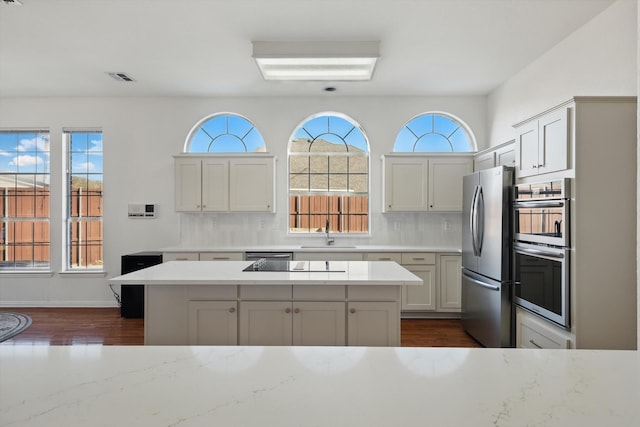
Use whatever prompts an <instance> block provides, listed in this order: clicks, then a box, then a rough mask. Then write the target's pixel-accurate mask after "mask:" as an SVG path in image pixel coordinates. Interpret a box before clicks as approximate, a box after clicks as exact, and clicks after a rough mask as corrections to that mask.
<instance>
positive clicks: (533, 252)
mask: <svg viewBox="0 0 640 427" xmlns="http://www.w3.org/2000/svg"><path fill="white" fill-rule="evenodd" d="M514 249H515V251H516V252H522V253H525V254H531V255H541V256H546V257H549V258H558V259H562V258H564V254H562V253H555V252H549V251H545V250H540V249H529V248H521V247H515V248H514Z"/></svg>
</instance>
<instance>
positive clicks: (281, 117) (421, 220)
mask: <svg viewBox="0 0 640 427" xmlns="http://www.w3.org/2000/svg"><path fill="white" fill-rule="evenodd" d="M328 110H332V111H339V112H342V113H345V114H347V115H349V116H351V117H352V118H354V119H355V120H356V121H358V122H359V123H360V124H361V125H362V126H363V128H364V129H365V132H366V133H367V135H368V137H369V140H370V144H371V174H370V176H371V226H372V235H371V237H369V238H365V239H358V241H357V243H359V244H382V243H394V244H405V245H413V244H428V245H444V246H454V247H458V246H459V244H460V215H459V214H458V215H456V214H427V213H421V214H385V215H383V214H381V212H380V211H381V209H380V207H381V205H382V201H381V193H380V188H381V161H380V156H381V155H382V154H385V153H388V152H390V151H391V150H392V147H393V143H394V141H395V136H396V134H397V132H398V131H399V130H400V128H401V127H402V126H403V125H404V124H405V122H407V121H408V120H409V119H411V118H412V117H413V116H414V115H416V114H419V113H422V112H425V111H429V110H443V111H447V112H450V113H452V114H454V115H456V116H458V117H460V118H461V119H463V120H464V121H466V122H467V124H468V125H469V126H470V127H471V128H472V129H473V131H474V132H475V134H476V137H477V138H478V144H479V146H480V147H481V148H482V147H485V146H486V98H485V97H461V98H457V97H450V98H448V97H443V98H425V97H380V98H374V97H359V98H347V97H340V96H334V94H327V95H326V96H318V97H316V98H311V99H310V98H303V97H288V98H287V97H277V98H276V97H257V98H249V97H236V98H0V129H15V128H34V127H38V128H49V129H50V132H51V142H52V144H51V150H52V155H51V165H52V183H51V191H52V195H53V197H52V212H51V224H52V227H51V228H52V236H51V242H52V250H51V252H52V265H53V270H54V272H53V274H52V275H44V276H42V275H32V274H30V275H26V276H25V275H17V274H13V275H5V274H3V275H0V305H5V306H10V305H17V304H25V305H51V306H55V305H80V306H90V305H97V306H100V305H114V304H115V300H114V298H113V297H112V294H111V291H110V290H109V289H108V286H107V283H106V280H107V278H108V277H112V276H114V275H117V274H119V272H120V256H121V255H123V254H126V253H131V252H137V251H143V250H157V249H159V248H165V247H172V246H179V245H191V244H194V245H212V246H215V245H228V244H238V243H240V244H256V245H257V244H288V243H295V242H298V241H299V238H298V239H294V238H287V236H286V227H287V215H286V210H287V205H288V203H287V194H286V188H287V186H286V170H287V168H286V159H287V157H286V150H287V143H288V140H289V137H290V135H291V133H292V132H293V130H294V129H295V128H296V127H297V126H298V125H299V124H300V122H302V121H303V120H304V119H305V118H307V117H308V116H309V115H311V114H314V113H317V112H321V111H328ZM221 111H227V112H235V113H238V114H242V115H244V116H246V117H248V118H250V119H251V120H252V121H253V122H254V123H255V124H256V126H257V127H258V129H259V130H260V131H261V132H262V134H263V136H264V138H265V140H266V142H267V149H268V151H270V152H272V153H274V154H276V155H277V156H278V159H279V160H278V163H277V171H276V173H277V183H278V185H277V201H276V202H277V206H278V208H277V213H276V214H243V215H227V214H202V215H200V214H177V213H175V212H174V211H173V202H174V196H173V191H174V187H173V176H174V173H173V157H172V156H173V155H174V154H177V153H179V152H181V151H182V149H183V146H184V142H185V138H186V136H187V134H188V132H189V130H190V129H191V128H192V127H193V126H194V125H195V124H196V123H197V122H198V121H199V120H200V119H201V118H203V117H205V116H207V115H209V114H212V113H215V112H221ZM67 127H100V128H102V129H103V132H104V162H105V164H104V171H105V182H104V188H105V196H104V197H105V200H104V201H105V211H104V233H105V254H104V265H105V269H106V271H107V278H105V277H102V276H98V277H95V276H86V275H82V276H78V275H69V274H66V275H65V274H60V273H59V271H60V270H61V268H60V266H61V265H62V262H63V261H62V255H61V254H62V249H61V246H60V243H59V242H60V241H61V235H62V226H61V224H62V219H63V217H62V212H63V206H62V202H61V201H60V200H59V198H56V197H55V195H56V194H58V195H60V194H61V193H62V185H63V184H62V182H63V173H62V171H61V168H60V167H59V165H60V164H61V160H62V146H61V144H60V142H61V140H62V129H63V128H67ZM56 166H58V167H56ZM138 202H141V203H157V204H158V207H159V212H158V217H157V218H156V219H148V220H145V219H128V218H127V214H126V213H127V204H128V203H138ZM260 222H263V223H264V228H263V229H261V228H260ZM396 223H397V225H398V226H399V229H396V227H395V226H396ZM445 223H448V224H447V225H448V230H447V231H444V230H443V228H444V225H445ZM337 240H338V242H339V243H340V242H341V239H340V237H338V238H337ZM344 242H345V243H347V239H346V238H345V241H344Z"/></svg>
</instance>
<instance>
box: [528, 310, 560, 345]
mask: <svg viewBox="0 0 640 427" xmlns="http://www.w3.org/2000/svg"><path fill="white" fill-rule="evenodd" d="M516 328H517V330H516V334H517V342H518V347H519V348H546V349H567V348H571V339H570V338H569V337H568V336H567V335H566V333H565V332H564V331H562V330H560V329H558V328H556V327H555V326H552V325H547V324H546V322H544V321H543V320H539V319H537V318H534V317H533V315H529V314H525V313H524V312H522V311H521V310H518V311H517V313H516Z"/></svg>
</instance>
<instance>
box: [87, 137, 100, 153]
mask: <svg viewBox="0 0 640 427" xmlns="http://www.w3.org/2000/svg"><path fill="white" fill-rule="evenodd" d="M89 143H90V144H91V147H90V148H89V150H88V151H90V152H96V151H99V152H102V140H100V139H92V140H91V141H89Z"/></svg>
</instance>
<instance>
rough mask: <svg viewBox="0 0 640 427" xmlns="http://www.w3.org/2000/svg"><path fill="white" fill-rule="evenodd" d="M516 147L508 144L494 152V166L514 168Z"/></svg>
mask: <svg viewBox="0 0 640 427" xmlns="http://www.w3.org/2000/svg"><path fill="white" fill-rule="evenodd" d="M515 165H516V147H515V144H509V145H506V146H504V147H501V148H499V149H497V150H496V166H515Z"/></svg>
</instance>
